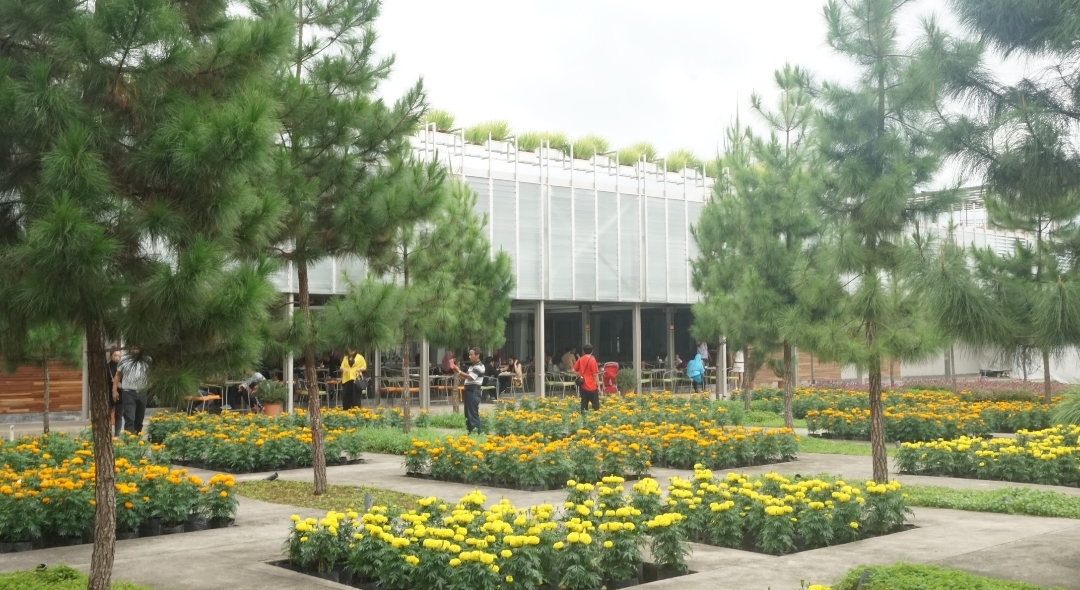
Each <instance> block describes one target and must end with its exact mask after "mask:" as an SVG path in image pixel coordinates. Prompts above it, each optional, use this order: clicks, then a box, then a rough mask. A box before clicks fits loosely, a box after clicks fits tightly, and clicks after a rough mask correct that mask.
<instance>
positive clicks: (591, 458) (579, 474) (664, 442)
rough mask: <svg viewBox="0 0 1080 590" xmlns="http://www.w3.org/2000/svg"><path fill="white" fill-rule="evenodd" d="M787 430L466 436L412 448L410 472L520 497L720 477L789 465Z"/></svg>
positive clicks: (654, 428)
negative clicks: (697, 467)
mask: <svg viewBox="0 0 1080 590" xmlns="http://www.w3.org/2000/svg"><path fill="white" fill-rule="evenodd" d="M797 444H798V443H797V439H796V437H795V435H794V434H793V433H792V432H791V431H790V430H786V429H766V428H742V427H735V426H716V425H713V424H711V423H708V422H701V423H700V424H699V427H698V428H692V427H690V426H682V425H678V424H669V423H664V424H651V423H646V424H643V425H642V426H633V425H629V424H624V425H621V426H614V427H613V426H600V427H598V428H597V430H596V431H589V430H584V429H582V430H578V431H577V432H575V433H574V434H573V435H570V436H568V437H566V438H560V439H556V440H548V439H546V438H545V437H544V436H543V435H540V434H533V435H530V436H520V435H514V434H511V435H505V436H499V435H490V436H488V437H487V439H486V440H485V441H479V440H477V439H475V438H470V437H467V436H462V437H458V438H453V437H448V438H447V439H446V440H445V441H443V442H428V441H415V442H414V443H413V447H414V448H413V449H412V450H411V451H409V452H408V453H406V455H405V461H404V463H405V468H406V471H408V472H409V473H413V474H427V475H430V476H432V477H433V478H435V479H440V480H447V481H458V482H464V483H475V484H480V483H484V484H488V485H495V486H504V487H515V488H520V489H552V488H557V487H559V486H560V485H561V482H564V481H566V480H567V479H583V480H585V481H588V480H598V479H600V478H601V477H603V476H608V475H615V476H619V477H624V478H626V477H632V478H639V477H643V476H646V475H648V473H649V469H650V467H652V466H654V465H655V466H657V467H672V468H680V469H689V468H691V467H692V466H693V465H694V464H696V463H703V464H705V465H708V466H710V467H712V468H716V469H722V468H728V467H738V466H744V465H761V464H765V463H774V462H778V461H784V460H789V459H792V458H794V457H795V453H796V450H797Z"/></svg>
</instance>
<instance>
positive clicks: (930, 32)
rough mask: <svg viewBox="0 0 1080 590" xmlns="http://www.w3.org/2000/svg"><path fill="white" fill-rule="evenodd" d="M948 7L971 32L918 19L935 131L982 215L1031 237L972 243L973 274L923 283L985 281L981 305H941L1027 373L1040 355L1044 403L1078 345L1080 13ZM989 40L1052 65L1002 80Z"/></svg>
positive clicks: (993, 2)
mask: <svg viewBox="0 0 1080 590" xmlns="http://www.w3.org/2000/svg"><path fill="white" fill-rule="evenodd" d="M953 5H954V7H955V8H956V11H957V13H958V16H959V17H960V20H961V22H962V23H964V24H965V25H966V27H967V28H968V29H969V31H970V32H971V34H972V35H973V36H976V37H977V38H978V40H968V39H964V38H954V37H952V36H951V35H949V34H948V33H946V32H945V31H943V30H942V29H940V28H939V27H937V26H935V25H934V24H932V23H931V24H930V25H929V26H928V27H927V28H926V31H925V34H924V37H923V40H922V44H923V49H922V56H921V66H922V67H921V70H922V72H923V77H924V83H925V84H930V85H932V87H933V89H934V91H935V99H936V101H937V104H936V105H935V107H936V109H935V110H936V112H937V113H939V123H940V125H941V131H940V132H939V133H938V136H939V138H940V140H941V142H942V143H943V145H944V146H945V147H946V149H948V150H949V151H950V152H951V153H953V154H955V155H956V156H957V157H958V159H959V160H960V161H961V162H962V163H963V164H965V165H966V167H967V170H968V171H969V172H971V173H972V175H973V176H974V177H975V178H978V179H980V180H982V181H983V182H984V188H985V190H984V195H983V200H984V202H985V204H986V210H987V216H988V219H989V222H990V224H991V225H992V226H994V227H998V228H1001V229H1006V230H1012V231H1019V232H1022V233H1024V234H1027V235H1029V236H1031V237H1032V240H1031V241H1030V243H1029V242H1027V241H1021V240H1016V241H1015V242H1014V245H1013V251H1012V252H1011V253H1010V254H1007V255H998V254H996V253H995V252H993V251H991V250H989V249H983V250H979V251H973V252H972V257H973V259H974V260H973V265H974V267H975V268H974V275H970V274H968V273H969V271H970V269H968V268H966V267H961V266H953V267H951V270H954V271H955V272H956V273H957V274H955V275H954V276H953V277H952V278H950V279H946V280H943V281H942V282H939V283H937V284H929V285H928V287H929V288H931V289H940V288H941V286H942V285H943V284H944V283H945V282H946V281H947V280H955V281H956V282H957V283H962V284H965V285H968V286H970V285H976V286H978V287H979V288H981V289H983V291H984V294H985V296H986V297H987V298H989V302H990V303H989V305H987V304H985V303H986V302H984V304H983V305H979V306H974V307H968V308H966V309H965V308H959V309H953V308H949V309H950V310H951V312H952V313H953V314H954V315H953V317H952V318H951V319H952V321H953V322H954V323H956V324H959V325H955V326H953V327H954V328H955V329H956V330H957V331H959V332H966V331H968V330H969V327H971V328H973V329H978V328H977V327H978V326H997V327H998V329H995V330H994V331H993V333H992V334H988V333H985V330H983V332H984V333H983V334H978V335H977V336H981V337H982V339H981V340H980V341H979V342H976V343H975V344H977V345H979V346H982V347H992V348H995V349H997V350H998V351H1000V352H999V354H1000V355H1001V356H1003V357H1004V358H1006V359H1008V360H1011V361H1013V362H1014V363H1017V364H1020V365H1022V366H1023V367H1024V372H1025V377H1026V374H1027V367H1028V365H1029V362H1030V361H1031V360H1032V357H1033V356H1041V357H1042V358H1041V361H1042V366H1043V382H1044V394H1045V396H1046V401H1047V403H1049V402H1050V359H1051V357H1053V356H1056V355H1058V354H1060V353H1062V352H1064V351H1065V350H1066V349H1068V348H1070V347H1073V346H1077V345H1080V271H1078V267H1077V265H1078V260H1077V257H1076V255H1077V254H1078V253H1080V229H1078V227H1077V219H1078V218H1080V152H1078V148H1080V144H1078V142H1077V139H1076V137H1077V136H1076V131H1077V130H1078V129H1080V115H1078V114H1077V112H1078V111H1077V107H1078V106H1080V96H1078V95H1077V94H1076V92H1075V90H1074V89H1075V88H1076V85H1077V83H1078V82H1080V72H1078V71H1077V70H1076V68H1075V67H1074V65H1073V63H1072V62H1073V61H1074V60H1075V49H1074V46H1075V39H1076V35H1075V27H1076V26H1077V25H1080V15H1077V14H1076V11H1075V10H1074V7H1071V6H1067V3H1062V2H1007V1H1001V0H989V1H986V2H983V1H979V2H971V1H967V0H957V1H955V2H954V3H953ZM988 47H990V48H993V49H996V50H997V51H998V52H999V53H1001V54H1003V55H1009V54H1013V53H1019V54H1021V55H1025V56H1027V57H1031V58H1036V59H1038V60H1040V61H1049V62H1051V63H1052V65H1051V66H1050V67H1049V68H1048V69H1047V70H1046V71H1045V72H1043V73H1042V74H1041V75H1038V76H1032V77H1030V78H1024V79H1022V80H1020V81H1019V82H1016V83H1014V84H1005V83H1003V82H1001V81H999V80H997V79H995V78H994V77H993V75H992V74H991V70H990V68H989V67H988V66H987V55H986V50H987V48H988ZM957 104H958V105H959V106H960V108H959V109H957V108H955V107H954V106H953V105H957ZM950 107H953V108H950ZM946 254H947V253H946ZM944 255H945V254H943V255H942V256H944ZM931 258H932V257H931ZM948 270H950V267H948V266H947V265H945V264H943V263H939V264H938V265H937V267H936V269H934V271H935V274H936V275H937V276H939V277H940V276H942V275H943V273H945V272H947V271H948ZM939 298H940V299H946V298H947V295H944V294H942V295H940V296H939ZM975 312H980V314H981V315H977V314H976V313H975ZM1006 321H1008V323H1009V324H1010V326H1009V327H1008V329H1005V328H1003V325H1004V324H1005V323H1006Z"/></svg>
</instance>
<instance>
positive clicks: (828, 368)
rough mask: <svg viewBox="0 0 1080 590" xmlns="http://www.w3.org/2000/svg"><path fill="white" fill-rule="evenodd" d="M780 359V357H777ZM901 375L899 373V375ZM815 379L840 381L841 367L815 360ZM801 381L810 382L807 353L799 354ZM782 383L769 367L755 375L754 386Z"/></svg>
mask: <svg viewBox="0 0 1080 590" xmlns="http://www.w3.org/2000/svg"><path fill="white" fill-rule="evenodd" d="M777 358H779V356H777ZM898 374H899V373H898ZM814 379H815V380H817V381H839V380H840V365H838V364H836V363H823V362H821V361H819V360H817V359H814ZM799 380H800V381H802V382H804V383H809V382H810V355H809V354H806V353H805V352H800V353H799ZM779 381H780V379H779V378H778V377H777V376H776V373H773V372H772V369H770V368H769V367H768V365H762V366H761V367H759V368H758V370H757V373H756V374H755V375H754V385H757V386H759V387H760V386H765V385H775V384H777V383H778V382H779Z"/></svg>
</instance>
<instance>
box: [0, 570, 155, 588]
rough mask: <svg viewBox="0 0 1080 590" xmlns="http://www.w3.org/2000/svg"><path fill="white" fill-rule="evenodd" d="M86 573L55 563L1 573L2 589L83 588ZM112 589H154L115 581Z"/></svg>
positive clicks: (0, 582) (0, 585) (0, 584)
mask: <svg viewBox="0 0 1080 590" xmlns="http://www.w3.org/2000/svg"><path fill="white" fill-rule="evenodd" d="M86 580H87V576H86V574H84V573H82V572H80V571H79V570H77V569H75V568H72V567H68V566H66V565H54V566H52V567H49V568H46V569H40V570H32V571H21V572H9V573H3V574H0V590H82V589H83V588H86ZM112 590H152V589H151V588H149V587H147V586H140V585H138V584H130V583H128V582H113V584H112Z"/></svg>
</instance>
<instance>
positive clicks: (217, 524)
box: [210, 518, 236, 529]
mask: <svg viewBox="0 0 1080 590" xmlns="http://www.w3.org/2000/svg"><path fill="white" fill-rule="evenodd" d="M234 522H236V519H233V518H211V519H210V528H212V529H223V528H225V527H230V526H232V525H233V523H234Z"/></svg>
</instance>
